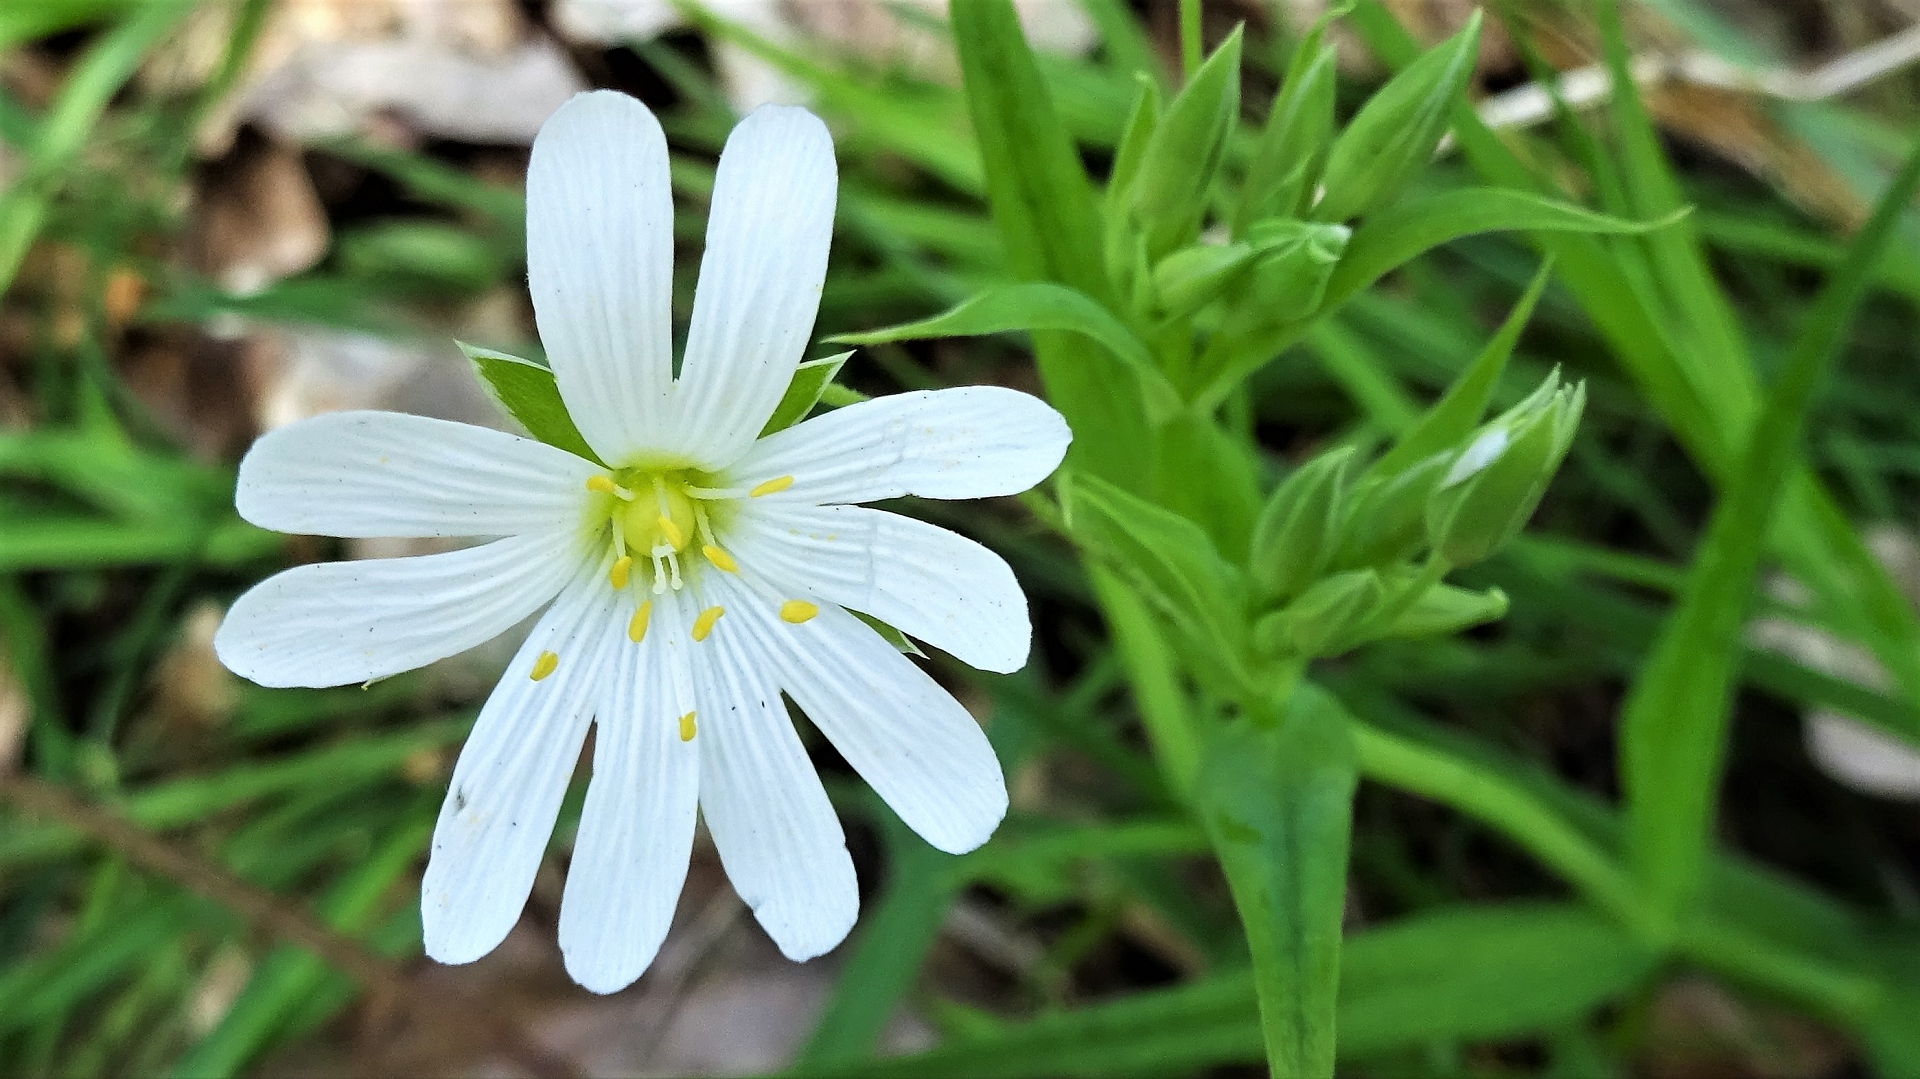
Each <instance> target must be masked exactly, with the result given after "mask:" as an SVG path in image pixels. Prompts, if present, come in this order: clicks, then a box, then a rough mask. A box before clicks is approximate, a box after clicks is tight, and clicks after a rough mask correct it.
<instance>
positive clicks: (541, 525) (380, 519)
mask: <svg viewBox="0 0 1920 1079" xmlns="http://www.w3.org/2000/svg"><path fill="white" fill-rule="evenodd" d="M598 471H600V470H599V469H598V468H596V467H595V466H594V464H593V463H592V462H591V461H587V460H584V459H582V458H579V457H575V456H574V455H573V454H571V453H568V452H567V451H565V450H561V449H556V448H554V447H552V446H549V445H547V444H546V443H544V442H535V441H534V440H532V439H530V438H521V437H520V436H518V435H510V434H507V433H506V432H504V431H493V430H489V429H487V428H485V427H475V426H473V425H472V424H466V423H452V422H449V421H447V420H435V419H429V418H428V417H426V416H409V415H407V414H405V413H402V412H329V413H326V414H325V415H321V416H315V417H313V418H312V419H307V420H301V421H300V422H299V423H294V424H289V425H287V426H285V427H282V428H279V429H277V430H274V431H269V432H267V433H266V434H265V435H262V436H261V437H260V440H259V441H258V442H255V443H254V444H253V448H252V449H250V450H248V451H247V455H246V457H244V458H242V459H241V461H240V479H239V482H238V483H237V484H236V486H235V489H234V496H233V502H234V506H235V507H236V508H238V509H239V511H240V516H242V517H244V518H246V519H247V520H249V521H252V522H253V523H254V524H257V525H259V526H260V527H262V528H271V529H273V530H274V531H276V532H296V533H299V534H301V535H308V536H349V537H355V538H369V537H382V536H397V537H412V536H513V535H519V534H521V533H525V532H551V531H554V530H556V529H561V528H570V527H573V526H574V525H577V524H578V523H579V522H580V520H581V514H582V512H584V509H585V507H586V504H587V495H586V490H585V488H584V487H583V486H582V485H583V484H585V483H586V480H587V477H588V476H591V475H593V474H594V473H595V472H598Z"/></svg>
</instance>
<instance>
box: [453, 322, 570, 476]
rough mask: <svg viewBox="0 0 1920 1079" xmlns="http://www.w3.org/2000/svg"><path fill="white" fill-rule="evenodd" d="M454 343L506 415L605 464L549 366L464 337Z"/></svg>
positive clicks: (551, 441)
mask: <svg viewBox="0 0 1920 1079" xmlns="http://www.w3.org/2000/svg"><path fill="white" fill-rule="evenodd" d="M454 344H456V345H458V346H460V351H461V352H463V353H465V354H466V356H467V359H468V360H470V361H472V363H473V371H474V374H476V375H477V376H479V378H480V385H482V386H484V387H486V390H487V395H488V396H490V397H492V398H493V399H494V401H496V402H498V403H499V405H500V407H501V408H504V409H506V410H507V415H509V416H512V417H513V418H514V419H516V420H518V421H520V426H522V427H524V428H526V429H527V433H528V434H530V435H532V436H533V437H535V438H537V439H539V440H540V441H542V442H545V443H546V444H547V445H549V446H558V447H559V448H560V449H563V450H566V451H567V452H568V453H571V454H575V455H577V456H580V457H585V458H586V459H587V460H589V461H592V462H594V463H595V464H598V465H603V466H604V465H605V464H606V462H605V461H602V460H600V456H599V455H598V454H596V453H594V452H593V447H592V446H589V445H587V440H586V439H585V438H583V437H582V436H581V434H580V429H579V428H578V427H575V426H574V425H573V416H572V415H570V414H569V413H568V412H567V404H566V402H565V401H563V400H561V399H560V386H559V384H558V383H556V382H555V381H554V378H553V369H552V368H550V367H548V366H547V365H546V364H544V363H540V362H538V361H536V360H528V359H522V358H521V357H519V356H514V355H510V354H508V353H505V352H496V351H495V350H493V349H490V348H481V347H479V346H478V345H469V344H467V343H466V342H465V341H455V342H454Z"/></svg>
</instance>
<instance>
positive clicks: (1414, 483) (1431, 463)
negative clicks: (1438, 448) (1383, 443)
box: [1334, 453, 1451, 568]
mask: <svg viewBox="0 0 1920 1079" xmlns="http://www.w3.org/2000/svg"><path fill="white" fill-rule="evenodd" d="M1450 460H1451V458H1450V457H1449V456H1448V455H1447V454H1444V453H1437V454H1434V455H1433V456H1432V457H1428V458H1426V459H1425V460H1423V461H1419V462H1417V463H1415V464H1412V465H1409V466H1408V467H1407V468H1406V469H1405V470H1404V471H1401V472H1396V473H1394V474H1393V475H1391V476H1387V477H1385V478H1384V479H1383V478H1380V477H1368V478H1367V479H1365V480H1362V481H1361V482H1360V483H1358V484H1356V485H1355V486H1354V491H1353V496H1352V500H1351V502H1350V503H1349V507H1348V510H1347V527H1346V529H1345V531H1344V532H1343V533H1342V535H1341V539H1340V554H1339V557H1338V558H1337V559H1335V562H1334V564H1335V565H1336V566H1339V567H1342V568H1353V567H1358V566H1383V565H1388V564H1390V563H1394V562H1399V561H1401V560H1402V559H1405V558H1407V557H1408V556H1410V555H1412V554H1413V553H1414V551H1416V550H1418V549H1419V547H1420V544H1421V543H1422V542H1424V541H1425V539H1426V527H1425V526H1426V513H1427V501H1428V499H1429V498H1430V497H1432V495H1433V491H1434V488H1436V487H1438V486H1439V485H1440V478H1441V476H1443V475H1444V474H1445V473H1446V470H1447V466H1448V464H1449V463H1450Z"/></svg>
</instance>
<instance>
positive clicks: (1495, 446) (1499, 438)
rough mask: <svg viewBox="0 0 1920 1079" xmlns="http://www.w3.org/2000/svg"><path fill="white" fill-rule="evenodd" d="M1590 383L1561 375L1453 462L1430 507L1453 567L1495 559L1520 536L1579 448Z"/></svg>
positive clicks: (1437, 547) (1435, 533)
mask: <svg viewBox="0 0 1920 1079" xmlns="http://www.w3.org/2000/svg"><path fill="white" fill-rule="evenodd" d="M1586 398H1587V391H1586V386H1585V385H1584V384H1575V385H1573V386H1561V385H1559V375H1558V373H1557V372H1556V373H1555V374H1554V375H1551V376H1549V377H1548V379H1547V381H1546V382H1545V383H1543V384H1542V385H1541V387H1540V389H1539V390H1536V391H1535V392H1534V393H1533V394H1532V396H1530V397H1528V398H1527V399H1526V400H1525V401H1523V402H1521V403H1520V404H1519V405H1517V406H1515V407H1514V408H1513V409H1511V410H1510V411H1508V412H1506V413H1505V414H1503V415H1501V416H1500V417H1499V418H1497V419H1495V420H1494V421H1492V422H1491V423H1489V424H1487V425H1486V426H1485V427H1482V428H1481V429H1480V431H1479V432H1478V433H1477V434H1476V435H1475V436H1474V437H1473V438H1472V439H1471V440H1469V441H1468V442H1467V444H1466V445H1465V446H1463V447H1462V448H1461V449H1460V450H1459V451H1458V452H1457V453H1456V454H1455V455H1454V456H1453V458H1452V460H1451V462H1450V463H1449V465H1448V467H1447V473H1446V476H1445V477H1444V478H1443V479H1442V480H1441V482H1440V485H1439V486H1438V487H1437V488H1435V490H1434V492H1433V496H1432V497H1431V498H1430V499H1429V500H1428V502H1427V513H1426V519H1427V539H1428V542H1430V543H1431V544H1432V545H1433V549H1434V551H1435V552H1436V553H1437V554H1439V556H1440V557H1441V558H1444V559H1446V560H1447V562H1448V563H1449V564H1451V565H1455V566H1466V565H1471V564H1473V563H1475V562H1479V561H1481V560H1482V559H1485V558H1487V557H1488V556H1490V555H1492V554H1493V553H1494V552H1495V551H1498V550H1499V549H1500V548H1501V547H1504V546H1505V545H1506V544H1507V542H1508V541H1510V540H1511V539H1513V537H1514V536H1516V535H1518V534H1519V532H1520V530H1521V529H1522V528H1524V527H1525V526H1526V523H1527V520H1528V519H1529V518H1531V517H1532V516H1533V511H1534V508H1535V507H1536V506H1538V505H1539V504H1540V497H1541V495H1543V494H1545V493H1546V489H1547V484H1548V482H1549V481H1551V480H1552V479H1553V474H1554V473H1555V472H1556V471H1558V470H1559V468H1560V462H1561V461H1562V460H1564V459H1565V458H1566V455H1567V450H1568V448H1569V447H1570V446H1572V444H1573V434H1574V430H1575V428H1577V427H1578V425H1579V422H1580V413H1581V411H1582V410H1583V409H1584V408H1585V407H1586Z"/></svg>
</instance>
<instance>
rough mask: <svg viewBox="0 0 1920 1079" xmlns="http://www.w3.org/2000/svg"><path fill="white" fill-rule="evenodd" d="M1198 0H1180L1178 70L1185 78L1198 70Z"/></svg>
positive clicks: (1199, 52) (1201, 52)
mask: <svg viewBox="0 0 1920 1079" xmlns="http://www.w3.org/2000/svg"><path fill="white" fill-rule="evenodd" d="M1204 54H1205V50H1204V49H1202V48H1201V45H1200V0H1180V68H1181V74H1182V75H1184V76H1185V77H1186V78H1189V79H1191V78H1193V73H1194V72H1196V71H1198V70H1200V60H1201V57H1202V56H1203V55H1204Z"/></svg>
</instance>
